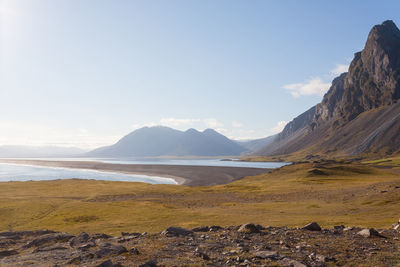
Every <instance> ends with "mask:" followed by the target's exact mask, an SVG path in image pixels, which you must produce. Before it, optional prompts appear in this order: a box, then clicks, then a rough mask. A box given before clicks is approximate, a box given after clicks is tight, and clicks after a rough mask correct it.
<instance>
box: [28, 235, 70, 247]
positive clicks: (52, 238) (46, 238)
mask: <svg viewBox="0 0 400 267" xmlns="http://www.w3.org/2000/svg"><path fill="white" fill-rule="evenodd" d="M73 237H74V236H73V235H70V234H63V233H55V234H45V235H43V236H40V237H38V238H35V239H34V240H32V241H31V242H29V243H28V244H26V245H25V246H24V247H23V248H31V247H33V246H34V247H39V246H42V245H50V244H51V243H56V242H57V243H59V242H68V241H69V240H70V239H71V238H73Z"/></svg>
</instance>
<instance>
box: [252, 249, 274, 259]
mask: <svg viewBox="0 0 400 267" xmlns="http://www.w3.org/2000/svg"><path fill="white" fill-rule="evenodd" d="M253 254H254V256H255V257H257V258H260V259H277V258H279V255H278V252H276V251H272V250H261V251H257V252H255V253H253Z"/></svg>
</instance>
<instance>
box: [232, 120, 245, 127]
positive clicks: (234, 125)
mask: <svg viewBox="0 0 400 267" xmlns="http://www.w3.org/2000/svg"><path fill="white" fill-rule="evenodd" d="M232 127H234V128H242V127H243V124H241V123H240V122H237V121H233V122H232Z"/></svg>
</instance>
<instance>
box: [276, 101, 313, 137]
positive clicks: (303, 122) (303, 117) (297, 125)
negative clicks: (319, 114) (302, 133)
mask: <svg viewBox="0 0 400 267" xmlns="http://www.w3.org/2000/svg"><path fill="white" fill-rule="evenodd" d="M314 116H315V106H313V107H312V108H310V109H309V110H307V111H306V112H304V113H302V114H300V115H299V116H297V117H296V118H294V119H293V120H292V121H291V122H289V123H288V124H287V125H286V126H285V128H284V129H283V131H282V132H281V133H280V134H279V137H278V138H279V139H278V140H282V139H285V138H287V137H289V136H291V135H292V134H293V133H294V132H296V131H297V130H299V129H302V128H304V127H306V126H308V125H309V124H310V123H311V122H312V121H313V119H314Z"/></svg>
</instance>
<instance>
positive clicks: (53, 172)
mask: <svg viewBox="0 0 400 267" xmlns="http://www.w3.org/2000/svg"><path fill="white" fill-rule="evenodd" d="M73 178H77V179H93V180H105V181H127V182H144V183H150V184H177V182H176V181H175V180H174V179H171V178H164V177H158V176H149V175H136V174H123V173H114V172H100V171H92V170H78V169H67V168H53V167H42V166H30V165H20V164H9V163H0V182H8V181H30V180H32V181H39V180H57V179H73Z"/></svg>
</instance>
